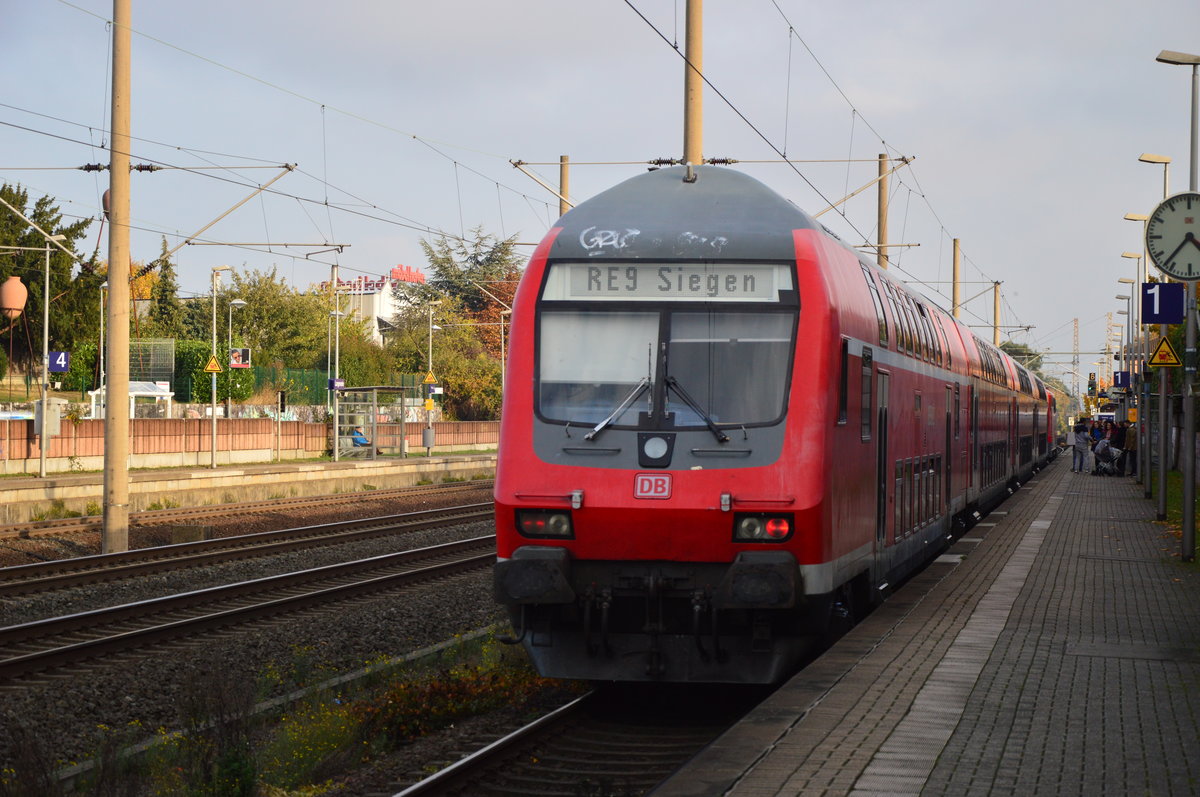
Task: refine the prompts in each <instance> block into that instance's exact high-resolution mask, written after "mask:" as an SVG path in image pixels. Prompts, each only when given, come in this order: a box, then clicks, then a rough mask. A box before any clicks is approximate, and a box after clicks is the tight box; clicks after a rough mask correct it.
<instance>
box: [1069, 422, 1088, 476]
mask: <svg viewBox="0 0 1200 797" xmlns="http://www.w3.org/2000/svg"><path fill="white" fill-rule="evenodd" d="M1091 445H1092V438H1091V436H1090V435H1089V434H1088V428H1087V426H1085V425H1084V424H1082V423H1077V424H1075V432H1074V434H1073V436H1072V438H1071V450H1072V458H1071V473H1083V472H1084V470H1085V469H1086V468H1087V458H1088V449H1089V448H1091Z"/></svg>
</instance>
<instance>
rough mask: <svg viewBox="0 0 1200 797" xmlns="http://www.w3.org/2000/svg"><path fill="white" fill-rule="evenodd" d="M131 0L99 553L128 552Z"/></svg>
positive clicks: (118, 99) (114, 185) (116, 93)
mask: <svg viewBox="0 0 1200 797" xmlns="http://www.w3.org/2000/svg"><path fill="white" fill-rule="evenodd" d="M131 3H132V0H113V26H112V31H113V66H112V73H113V76H112V106H111V116H112V118H111V123H112V144H111V145H110V150H109V164H108V179H109V187H108V192H109V228H108V284H109V285H110V286H111V287H110V290H109V296H108V391H107V393H106V398H107V397H111V396H114V395H115V396H117V400H116V401H109V402H105V413H104V532H103V534H102V535H101V540H100V550H101V552H102V553H116V552H120V551H127V550H129V148H130V122H129V120H130V113H129V103H130V48H131V46H132V44H131V41H130V38H131V37H130V26H131V24H132V8H131Z"/></svg>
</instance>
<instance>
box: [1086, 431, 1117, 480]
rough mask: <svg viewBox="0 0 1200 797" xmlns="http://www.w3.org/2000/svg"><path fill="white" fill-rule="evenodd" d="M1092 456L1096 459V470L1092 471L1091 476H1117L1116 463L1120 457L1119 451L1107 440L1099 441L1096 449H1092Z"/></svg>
mask: <svg viewBox="0 0 1200 797" xmlns="http://www.w3.org/2000/svg"><path fill="white" fill-rule="evenodd" d="M1092 454H1093V455H1094V456H1095V457H1096V469H1095V470H1093V471H1092V475H1093V476H1117V475H1119V474H1118V472H1117V462H1118V461H1119V458H1120V456H1121V449H1119V448H1117V447H1116V446H1114V445H1113V444H1112V443H1110V442H1108V441H1107V440H1099V441H1097V443H1096V447H1095V448H1093V449H1092Z"/></svg>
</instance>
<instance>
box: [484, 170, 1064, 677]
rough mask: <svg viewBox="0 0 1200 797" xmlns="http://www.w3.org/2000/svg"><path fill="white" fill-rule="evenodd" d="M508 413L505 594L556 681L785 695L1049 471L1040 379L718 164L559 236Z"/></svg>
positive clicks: (526, 307)
mask: <svg viewBox="0 0 1200 797" xmlns="http://www.w3.org/2000/svg"><path fill="white" fill-rule="evenodd" d="M504 396H505V403H504V414H503V421H502V424H501V438H500V449H499V462H498V466H497V473H496V488H495V497H496V538H497V545H498V552H497V553H498V561H497V564H496V567H495V573H494V589H495V595H496V599H497V600H498V601H499V602H500V603H502V604H504V605H506V606H507V607H509V610H510V614H511V617H512V621H513V626H514V628H515V629H516V631H517V633H518V638H519V639H521V640H522V642H523V643H524V645H525V647H526V648H527V650H528V651H529V654H530V655H531V657H532V658H533V661H534V662H535V663H536V665H537V667H538V669H539V670H540V671H541V672H542V673H543V674H546V675H551V676H559V677H571V678H589V679H611V680H662V681H697V682H699V681H708V682H736V683H769V682H773V681H776V680H778V679H780V678H782V677H784V676H785V675H786V674H787V673H788V672H789V670H790V669H791V668H793V667H794V665H795V664H796V662H797V660H798V659H799V658H800V657H801V656H802V655H803V654H804V653H805V651H806V650H808V649H809V648H810V647H811V645H812V642H813V640H814V639H815V638H818V637H820V636H821V635H822V634H823V633H824V632H825V630H826V629H827V628H828V627H829V625H830V623H831V622H834V621H837V620H838V619H839V618H844V617H846V616H848V615H852V614H857V613H859V612H860V611H861V610H862V609H863V608H864V607H866V606H867V605H869V604H871V603H872V602H874V601H877V600H881V599H882V598H883V596H884V595H885V594H886V592H887V590H888V587H889V585H890V584H895V583H896V582H897V581H898V580H900V579H903V578H904V577H905V576H906V575H908V574H910V573H911V572H913V570H914V569H916V568H917V567H919V566H920V565H921V564H922V563H924V562H926V561H928V560H929V559H930V558H931V557H932V556H934V555H935V554H936V553H937V552H939V551H940V550H942V549H943V548H944V546H945V544H946V542H947V540H948V539H950V535H951V533H952V531H953V529H954V527H955V525H956V524H958V525H959V526H965V525H968V524H969V523H970V522H971V520H972V518H973V517H978V513H979V512H981V511H983V510H984V509H985V508H986V507H987V505H989V504H990V503H993V502H996V501H999V500H1001V499H1002V498H1003V497H1004V496H1006V495H1007V494H1008V493H1010V492H1011V491H1012V490H1013V489H1015V487H1016V486H1017V485H1018V484H1019V482H1021V481H1024V480H1025V478H1026V477H1027V476H1028V475H1029V474H1030V473H1031V472H1033V471H1034V470H1035V469H1037V468H1039V467H1040V466H1041V465H1042V464H1044V462H1045V461H1046V460H1047V459H1048V458H1049V457H1050V456H1052V452H1053V451H1054V447H1053V438H1052V436H1053V433H1054V403H1053V396H1052V395H1050V394H1048V393H1047V391H1046V388H1045V386H1044V385H1043V384H1042V382H1041V381H1040V380H1038V379H1037V378H1036V377H1034V376H1033V375H1031V374H1030V373H1028V372H1027V371H1026V370H1025V369H1024V368H1022V367H1021V366H1020V365H1018V364H1016V363H1015V362H1013V361H1012V360H1011V359H1010V358H1009V357H1008V356H1006V355H1005V354H1003V353H1002V352H1000V351H998V350H997V349H996V348H994V347H992V346H991V345H990V344H988V343H985V342H983V341H981V340H980V339H979V338H977V337H975V336H974V335H972V334H971V332H970V331H969V330H968V329H967V327H965V326H964V325H962V324H959V323H957V322H956V321H955V320H954V319H952V318H951V317H950V316H949V315H948V314H946V313H945V312H944V311H943V310H941V309H939V308H938V307H936V306H934V305H932V304H930V303H929V302H928V301H926V300H924V299H923V298H921V297H920V296H917V295H915V294H913V293H911V292H909V291H908V290H907V289H906V288H905V286H904V285H902V284H901V283H900V282H899V281H898V280H896V279H895V278H894V277H893V276H892V275H890V274H888V273H887V272H886V271H882V270H880V269H878V268H877V267H876V266H875V265H873V264H871V263H869V262H868V261H866V260H865V259H864V258H862V257H861V256H860V255H858V254H857V253H856V252H855V251H853V250H852V249H850V248H849V247H847V246H845V245H844V244H842V243H841V242H839V241H838V240H837V239H836V238H835V237H834V236H833V235H832V234H831V233H829V232H828V231H827V230H825V229H824V228H823V227H822V226H821V225H820V224H818V223H817V222H815V221H814V220H813V219H812V218H811V217H810V216H808V215H807V214H805V213H804V212H803V211H801V210H799V209H797V208H796V207H795V206H794V205H793V204H792V203H791V202H789V201H788V200H786V199H784V198H783V197H781V196H779V195H778V194H776V193H775V192H774V191H772V190H770V189H769V188H767V187H766V186H764V185H763V184H761V183H760V182H758V181H756V180H754V179H752V178H750V177H747V176H745V175H743V174H740V173H738V172H735V171H732V170H728V169H722V168H719V167H699V168H694V169H693V170H691V171H689V170H687V169H685V168H684V167H678V168H670V169H661V170H657V171H652V172H649V173H646V174H644V175H641V176H638V177H634V178H632V179H630V180H627V181H626V182H624V183H621V184H619V185H617V186H615V187H614V188H612V189H609V190H608V191H606V192H604V193H602V194H600V195H598V196H596V197H595V198H593V199H591V200H588V201H587V202H584V203H583V204H581V205H579V207H577V208H575V209H574V210H572V211H570V212H569V213H567V214H566V215H565V216H563V217H562V219H561V220H560V221H559V222H558V226H556V227H554V228H553V229H552V230H551V231H550V232H549V234H547V236H546V237H545V239H544V240H543V241H542V242H541V244H540V245H539V246H538V248H537V250H536V252H535V253H534V255H533V258H532V260H531V261H530V264H529V267H528V268H527V270H526V272H525V275H524V277H523V279H522V281H521V285H520V288H519V289H518V292H517V297H516V304H515V306H514V312H513V324H512V337H511V347H510V359H509V363H508V370H507V379H506V383H505V391H504Z"/></svg>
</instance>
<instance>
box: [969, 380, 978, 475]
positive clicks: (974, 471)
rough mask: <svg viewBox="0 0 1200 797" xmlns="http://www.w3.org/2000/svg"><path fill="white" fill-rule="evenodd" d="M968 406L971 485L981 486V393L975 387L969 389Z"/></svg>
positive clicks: (971, 386)
mask: <svg viewBox="0 0 1200 797" xmlns="http://www.w3.org/2000/svg"><path fill="white" fill-rule="evenodd" d="M967 406H968V407H970V408H971V428H970V429H969V430H968V434H970V435H971V439H970V440H969V441H968V443H969V445H970V447H971V469H970V474H971V484H972V485H977V484H979V432H980V429H979V391H978V389H977V388H976V386H975V385H970V386H968V387H967Z"/></svg>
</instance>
